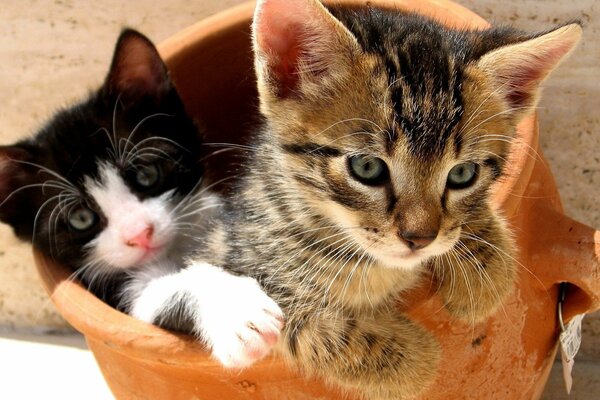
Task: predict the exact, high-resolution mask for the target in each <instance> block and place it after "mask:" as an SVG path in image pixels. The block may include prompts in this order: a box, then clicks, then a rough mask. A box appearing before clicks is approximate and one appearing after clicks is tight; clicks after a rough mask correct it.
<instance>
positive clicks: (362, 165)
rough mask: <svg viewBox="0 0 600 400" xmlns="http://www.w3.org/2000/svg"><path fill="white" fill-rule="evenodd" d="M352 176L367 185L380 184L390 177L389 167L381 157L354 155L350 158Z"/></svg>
mask: <svg viewBox="0 0 600 400" xmlns="http://www.w3.org/2000/svg"><path fill="white" fill-rule="evenodd" d="M348 168H349V169H350V172H351V173H352V176H353V177H354V178H355V179H356V180H358V181H359V182H361V183H363V184H365V185H379V184H381V183H383V182H384V181H385V180H386V179H387V178H388V168H387V165H386V164H385V162H384V161H383V160H382V159H381V158H377V157H372V156H352V157H350V158H348Z"/></svg>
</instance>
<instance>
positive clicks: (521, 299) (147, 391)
mask: <svg viewBox="0 0 600 400" xmlns="http://www.w3.org/2000/svg"><path fill="white" fill-rule="evenodd" d="M336 3H342V4H349V5H352V6H361V5H365V4H366V3H367V2H366V1H351V0H344V1H338V0H336ZM369 3H371V4H376V5H377V6H381V7H398V8H402V9H411V10H415V11H417V12H420V13H425V14H428V15H431V16H434V17H435V18H438V19H440V20H441V21H443V22H444V23H448V24H452V25H454V26H468V27H472V28H476V27H484V26H486V22H485V21H484V20H482V19H481V18H480V17H478V16H477V15H475V14H473V13H471V12H469V11H467V10H466V9H464V8H462V7H460V6H458V5H456V4H453V3H451V2H449V1H446V0H429V1H423V0H421V1H417V0H405V1H394V2H392V1H373V0H371V1H370V2H369ZM252 12H253V4H245V5H242V6H240V7H238V8H235V9H232V10H230V11H227V12H224V13H222V14H219V15H217V16H215V17H212V18H210V19H207V20H205V21H202V22H200V23H198V24H197V25H194V26H192V27H191V28H189V29H187V30H185V31H183V32H181V33H180V34H178V35H176V36H175V37H173V38H171V39H170V40H168V41H167V42H165V43H163V44H162V46H160V49H161V52H162V54H163V56H164V57H165V59H166V61H167V64H168V65H169V67H170V69H171V71H172V76H173V78H174V80H175V82H176V85H177V87H178V88H179V90H180V92H181V94H182V96H183V99H184V101H185V103H186V105H187V107H188V109H189V111H190V112H191V113H192V114H194V115H195V116H197V117H198V118H199V119H200V120H202V121H204V122H205V125H206V127H207V128H208V129H209V131H211V132H213V133H214V134H215V137H213V138H211V139H209V140H211V141H214V142H224V141H229V140H233V141H238V140H240V138H241V137H243V135H244V131H245V130H247V129H248V128H249V127H250V126H251V122H252V120H253V118H254V117H255V115H256V108H257V101H256V91H255V79H254V75H253V72H252V54H251V51H250V40H249V22H250V19H251V16H252ZM511 157H512V160H511V162H510V165H511V166H512V170H511V172H510V175H509V177H508V179H506V180H505V181H504V182H503V183H501V184H500V185H499V186H498V187H497V191H496V194H495V202H496V204H497V205H498V206H499V207H502V208H503V210H504V212H505V213H506V215H507V216H508V217H509V219H510V222H511V224H512V227H513V229H514V232H515V233H516V235H517V238H518V243H519V246H520V255H519V261H520V263H521V265H522V266H521V267H520V279H519V283H518V287H517V288H516V290H515V292H514V294H513V295H512V296H511V297H510V298H509V299H508V300H507V301H506V304H504V306H503V308H502V309H501V310H500V311H499V312H498V313H497V314H496V315H494V316H492V317H491V318H489V319H488V320H487V321H485V322H483V323H481V324H478V325H476V326H474V327H473V326H471V325H470V324H466V323H460V322H455V321H451V320H450V319H449V318H448V315H447V314H446V313H445V312H444V311H443V309H442V307H441V301H440V299H439V298H437V297H435V296H432V295H431V294H430V293H427V290H424V289H423V290H417V291H415V292H414V293H413V294H412V296H411V301H410V304H409V305H408V306H407V309H406V311H407V312H408V313H409V315H410V316H411V317H412V318H413V319H414V320H415V321H417V322H418V323H420V324H422V325H423V326H425V327H426V328H428V329H430V330H431V332H432V334H433V335H435V336H436V337H437V339H438V340H439V341H440V343H441V345H442V348H443V355H442V357H443V359H442V361H441V363H440V370H439V371H438V376H437V381H436V382H435V383H434V385H433V386H432V387H431V388H430V389H429V390H428V391H427V392H426V393H425V394H424V395H423V396H422V398H423V399H428V400H435V399H444V400H447V399H460V398H468V399H496V400H497V399H536V398H539V397H540V395H541V393H542V390H543V386H544V384H545V382H546V379H547V377H548V373H549V370H550V367H551V365H552V362H553V360H554V356H555V352H556V339H557V335H558V323H557V315H556V307H557V297H558V286H559V283H561V282H569V283H571V284H572V285H570V288H571V289H570V290H569V292H568V295H567V299H566V304H565V306H564V314H565V317H566V319H569V318H570V317H572V316H573V315H575V314H577V313H583V312H590V311H593V310H597V309H599V308H600V266H599V263H598V259H599V256H600V236H599V235H600V233H599V232H596V231H595V230H594V229H591V228H589V227H587V226H585V225H582V224H580V223H578V222H575V221H573V220H571V219H570V218H568V217H566V216H564V215H563V213H562V209H561V204H560V199H559V196H558V192H557V189H556V185H555V183H554V179H553V177H552V175H551V173H550V170H549V168H548V165H547V164H546V162H545V161H544V158H543V156H542V155H541V152H540V149H539V146H538V130H537V121H536V117H535V116H532V117H530V118H527V119H526V120H524V121H523V122H522V123H521V124H520V126H519V130H518V140H517V141H516V144H515V146H514V147H513V152H512V155H511ZM222 162H224V161H222ZM216 169H223V168H222V167H221V168H216ZM36 260H37V264H38V268H39V272H40V274H41V276H42V278H43V280H44V282H45V284H46V286H47V288H48V290H49V291H50V293H51V294H52V299H53V301H54V303H55V304H56V306H57V308H58V309H59V310H60V312H61V313H62V315H63V316H64V317H65V318H66V319H67V321H69V322H70V323H71V324H72V325H73V326H74V327H75V328H77V329H78V330H80V331H81V332H83V333H84V335H85V336H86V338H87V341H88V344H89V346H90V348H91V349H92V351H93V352H94V354H95V356H96V358H97V360H98V363H99V364H100V368H101V369H102V372H103V374H104V377H105V378H106V380H107V382H108V384H109V386H110V388H111V389H112V391H113V392H114V394H115V395H116V396H117V397H118V398H120V399H134V398H135V399H137V398H139V399H142V398H143V399H185V400H189V399H193V398H201V399H224V400H236V399H271V400H280V399H317V398H318V399H340V398H341V396H340V395H339V393H337V392H336V390H335V389H331V388H326V387H324V386H323V384H322V383H320V382H318V381H312V380H311V381H309V380H304V379H302V378H301V377H299V375H297V374H296V373H294V372H293V371H290V370H288V369H287V368H286V367H285V366H284V364H283V363H282V361H281V360H279V359H278V358H276V357H272V358H270V359H267V360H265V361H263V362H261V363H259V364H257V365H255V366H254V367H252V368H249V369H247V370H245V371H243V372H230V371H226V370H223V369H222V368H221V367H220V365H219V364H218V363H216V362H215V361H213V360H212V359H211V358H210V357H208V355H207V353H206V352H205V350H204V349H203V348H202V346H200V345H199V344H198V343H196V342H195V341H194V340H193V339H191V338H189V337H186V336H183V335H176V334H173V333H170V332H167V331H164V330H161V329H159V328H156V327H154V326H150V325H147V324H144V323H142V322H139V321H137V320H135V319H133V318H131V317H129V316H127V315H124V314H121V313H119V312H117V311H115V310H113V309H111V308H110V307H108V306H107V305H105V304H103V303H102V302H100V301H99V300H98V299H96V298H95V297H94V296H93V295H91V294H90V293H89V292H87V291H86V290H85V289H84V288H83V287H81V286H80V285H79V284H77V283H75V282H71V281H68V280H67V277H68V275H69V271H68V270H67V269H66V268H64V267H62V266H60V265H56V264H53V263H52V262H51V261H49V260H47V259H45V258H43V257H42V256H40V255H39V254H38V255H36Z"/></svg>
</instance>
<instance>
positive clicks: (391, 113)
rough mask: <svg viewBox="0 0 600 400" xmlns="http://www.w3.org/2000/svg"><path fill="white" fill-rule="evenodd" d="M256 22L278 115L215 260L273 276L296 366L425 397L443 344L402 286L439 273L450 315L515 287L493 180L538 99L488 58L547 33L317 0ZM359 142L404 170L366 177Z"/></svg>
mask: <svg viewBox="0 0 600 400" xmlns="http://www.w3.org/2000/svg"><path fill="white" fill-rule="evenodd" d="M284 7H285V10H286V12H281V10H283V8H284ZM276 18H279V19H280V20H279V21H278V22H275V21H274V19H276ZM269 24H271V25H269ZM279 26H284V27H286V28H285V29H288V30H287V31H285V30H281V32H280V31H279V30H278V29H279V28H278V27H279ZM253 29H254V44H255V54H256V68H257V75H258V88H259V93H260V100H261V111H262V113H263V114H264V115H265V117H266V124H265V126H264V127H263V129H262V131H261V133H260V135H259V137H258V139H257V141H256V143H255V150H254V152H253V154H252V157H251V159H252V161H251V162H250V164H249V166H248V171H249V172H248V174H247V176H246V177H245V178H244V180H243V182H242V184H241V186H240V188H239V191H238V192H237V193H236V194H235V196H232V197H231V198H230V199H229V202H230V203H229V210H228V212H227V213H225V214H224V215H223V217H222V219H221V220H220V221H215V223H214V226H212V228H210V229H209V232H212V234H210V235H209V239H208V240H207V242H208V243H207V245H206V246H203V247H204V248H205V249H211V248H212V249H213V250H214V249H220V251H218V252H217V253H218V254H217V253H214V252H211V251H203V252H201V253H199V254H198V258H201V259H203V260H209V261H211V262H213V263H215V264H218V265H224V266H225V267H226V268H229V269H230V270H232V271H233V272H235V273H238V274H242V275H250V276H252V277H254V278H256V279H257V280H258V281H259V282H260V283H261V285H262V287H263V288H264V290H265V291H266V292H267V293H268V294H269V295H270V296H271V297H272V298H273V299H274V300H275V301H276V302H277V303H278V304H279V305H280V306H281V308H282V309H283V310H284V313H285V314H286V318H287V321H286V326H285V329H284V334H283V340H282V341H281V343H280V346H279V350H280V352H281V354H282V355H283V356H284V357H285V358H287V359H288V360H289V361H290V362H291V363H292V364H293V365H296V366H298V367H299V368H300V369H301V370H303V371H304V372H306V373H308V374H317V375H319V376H321V377H325V378H326V379H327V380H328V381H329V382H331V383H334V384H336V385H339V386H341V387H343V388H346V389H348V390H350V391H352V392H357V391H358V392H359V393H362V394H364V395H365V397H367V398H369V399H401V398H402V399H404V398H411V397H412V396H414V395H417V394H418V393H419V392H420V391H422V390H423V389H424V388H426V387H427V385H428V384H429V383H430V382H431V381H432V380H433V378H434V377H435V374H436V371H437V369H438V368H439V365H438V362H439V358H440V348H439V346H438V343H437V342H436V340H435V338H433V337H432V336H431V335H430V334H429V333H428V332H426V331H425V330H424V329H423V328H421V327H420V326H418V325H416V324H415V323H413V322H411V321H409V320H408V319H407V318H406V317H404V316H403V315H400V314H399V313H397V312H395V311H394V305H395V304H396V302H397V301H399V300H400V301H401V298H402V292H403V291H405V290H406V289H408V288H410V287H413V286H414V285H415V284H416V283H417V282H418V281H419V280H420V279H423V277H424V276H426V275H428V274H431V275H432V276H433V277H434V279H435V280H436V281H437V282H438V284H439V291H440V294H441V295H442V296H443V297H444V299H445V301H446V308H447V310H448V311H449V312H450V313H451V315H453V316H455V317H457V318H460V319H465V320H467V321H471V322H473V323H474V322H476V321H479V320H481V319H483V318H485V317H487V316H489V315H490V314H491V313H493V312H494V311H495V310H496V309H497V308H498V307H499V306H500V304H501V302H502V299H503V298H504V297H505V296H506V295H507V294H508V293H509V292H510V291H511V289H512V287H513V285H514V280H515V270H516V267H515V263H514V262H513V259H514V258H513V257H514V253H515V249H514V247H515V246H514V243H513V240H512V239H511V235H510V232H509V230H508V229H507V226H506V223H505V222H504V220H503V218H502V216H501V214H500V213H499V211H497V210H494V209H493V208H492V207H491V206H490V202H489V198H490V196H489V192H490V188H491V187H492V185H493V184H494V183H495V182H497V181H498V180H500V179H501V178H502V176H503V171H504V165H505V160H506V156H507V153H508V149H509V142H510V138H511V137H512V134H513V132H514V130H515V125H516V123H517V122H518V120H519V119H520V118H521V117H522V116H523V115H524V114H525V113H526V110H525V109H527V110H530V109H531V107H533V106H534V105H535V99H536V98H537V97H536V93H533V92H532V93H530V96H529V97H527V98H526V96H522V97H520V98H517V97H515V98H514V99H513V98H511V99H509V100H514V101H522V102H523V104H521V105H519V106H517V105H516V104H509V100H507V99H506V98H505V97H503V95H502V93H503V92H502V90H501V89H502V88H498V87H497V86H495V85H496V81H495V80H494V79H495V78H494V76H493V72H490V71H489V70H484V69H483V68H481V67H480V65H479V64H478V63H479V60H480V59H483V58H482V57H487V56H489V57H493V55H494V50H495V49H497V48H501V47H503V46H505V45H507V44H511V43H519V42H522V41H524V40H526V39H529V38H533V37H535V35H532V36H527V35H525V34H523V33H521V32H517V31H514V30H511V29H491V30H488V31H482V32H464V31H452V30H448V29H446V28H444V27H442V26H440V25H439V24H437V23H435V22H432V21H429V20H427V19H424V18H422V17H419V16H416V15H411V14H403V13H400V12H393V11H388V12H383V11H379V10H376V9H370V8H367V9H365V10H362V11H349V10H345V9H341V8H334V7H332V8H331V9H330V10H327V9H325V7H323V6H321V5H320V3H318V2H317V1H315V0H293V1H290V0H285V1H284V0H263V1H259V2H258V6H257V11H256V14H255V20H254V27H253ZM282 29H283V28H282ZM277 35H281V37H280V38H277ZM274 37H275V39H274ZM279 39H281V40H279ZM286 45H287V46H288V48H285V46H286ZM548 46H549V45H548ZM534 50H536V51H537V50H539V49H534ZM489 57H488V58H487V59H489ZM487 59H486V60H487ZM486 65H487V64H486ZM540 69H542V67H541V66H540ZM549 70H550V69H549V68H548V71H547V72H549ZM286 74H287V75H286ZM532 90H533V89H532ZM535 90H537V89H535ZM521 107H523V109H521ZM359 154H368V155H372V156H376V157H379V158H380V159H382V160H384V161H385V163H386V165H387V168H388V170H389V178H387V180H386V181H385V182H383V183H381V184H378V185H375V186H366V185H364V184H361V183H360V182H358V181H357V180H356V179H353V178H352V176H351V174H350V173H349V161H348V160H349V158H348V157H350V156H352V155H359ZM461 162H474V163H476V164H477V165H478V168H479V169H478V176H477V178H476V182H475V183H474V184H473V185H472V186H471V187H469V188H467V189H463V190H450V189H448V187H447V186H446V180H447V176H448V172H449V170H450V169H451V168H452V167H453V166H455V165H457V164H458V163H461ZM427 229H429V230H434V231H435V232H436V233H437V237H436V238H435V240H434V241H433V242H432V243H431V244H429V245H428V246H426V247H424V248H423V249H420V250H417V251H414V252H411V251H407V248H406V246H405V245H404V244H402V241H401V240H400V239H399V237H398V236H399V232H404V231H407V230H408V231H411V232H413V231H414V232H421V231H423V232H424V231H426V230H427ZM211 238H212V239H211ZM215 238H216V239H215ZM223 254H225V255H224V256H223Z"/></svg>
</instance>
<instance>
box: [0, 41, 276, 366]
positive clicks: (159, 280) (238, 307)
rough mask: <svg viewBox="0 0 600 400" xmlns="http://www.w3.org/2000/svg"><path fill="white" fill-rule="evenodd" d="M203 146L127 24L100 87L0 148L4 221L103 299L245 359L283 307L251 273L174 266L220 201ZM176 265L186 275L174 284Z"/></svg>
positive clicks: (264, 344)
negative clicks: (205, 182) (206, 173)
mask: <svg viewBox="0 0 600 400" xmlns="http://www.w3.org/2000/svg"><path fill="white" fill-rule="evenodd" d="M200 150H201V141H200V136H199V134H198V129H197V127H196V125H195V124H194V122H193V121H192V120H191V118H190V117H189V116H188V115H187V114H186V111H185V109H184V106H183V104H182V102H181V100H180V98H179V96H178V94H177V92H176V90H175V88H174V86H173V84H172V83H171V81H170V79H169V77H168V73H167V70H166V67H165V65H164V64H163V62H162V60H161V59H160V57H159V54H158V52H157V50H156V48H155V47H154V45H153V44H152V43H151V42H150V41H149V40H148V39H147V38H145V37H144V36H142V35H141V34H139V33H138V32H135V31H132V30H125V31H124V32H123V33H122V34H121V37H120V38H119V40H118V42H117V45H116V49H115V53H114V56H113V61H112V65H111V67H110V71H109V73H108V76H107V78H106V81H105V83H104V84H103V86H102V87H101V88H100V89H99V90H98V91H97V92H95V93H93V94H92V95H91V96H90V98H89V99H87V100H86V101H83V102H81V103H79V104H76V105H74V106H73V107H70V108H68V109H65V110H62V111H60V112H59V113H58V114H57V115H56V116H55V117H54V118H53V119H52V120H51V121H50V122H49V123H48V124H47V125H46V126H45V127H44V128H42V129H41V130H40V131H39V132H38V133H37V134H36V135H35V136H33V137H32V138H30V139H26V140H23V141H21V142H19V143H16V144H14V145H12V146H2V147H0V203H1V205H0V219H1V220H2V221H3V222H6V223H8V224H10V225H11V226H12V227H13V228H14V231H15V233H16V234H17V236H18V237H19V238H21V239H23V240H27V241H32V242H33V245H34V246H35V247H36V248H38V249H39V250H41V251H42V252H43V253H44V254H46V255H47V256H49V257H52V258H54V259H55V260H57V261H58V262H60V263H63V264H66V265H69V266H72V267H73V268H75V269H76V272H75V274H74V275H75V276H77V277H79V278H81V280H82V281H83V283H84V284H85V285H86V286H87V287H88V288H90V290H91V291H93V292H94V293H96V294H97V295H98V296H99V297H101V298H103V299H104V300H105V301H107V302H108V303H109V304H111V305H113V306H116V307H118V308H119V309H121V310H123V311H125V312H128V313H130V314H132V315H133V316H135V317H137V318H139V319H141V320H144V321H147V322H155V323H157V324H159V325H161V326H165V327H170V328H174V329H178V330H186V331H189V332H191V333H194V334H196V335H197V336H198V337H199V338H200V339H201V340H203V341H204V342H206V344H207V345H208V346H209V347H210V348H211V349H212V352H213V355H214V356H215V357H216V358H217V359H219V360H220V361H221V362H222V363H223V364H224V365H226V366H231V367H234V366H245V365H247V364H249V363H251V362H253V361H254V360H256V359H258V358H261V357H262V356H264V355H265V354H266V353H267V352H268V351H269V349H270V348H271V346H272V345H273V344H274V343H275V342H276V341H277V337H278V334H279V329H280V327H281V311H280V309H279V307H278V306H277V305H276V304H275V303H274V302H273V301H272V300H271V299H270V298H269V297H268V296H267V295H265V294H264V292H263V291H262V290H261V288H260V287H259V286H258V284H257V282H256V281H255V280H254V279H251V278H244V277H236V276H233V275H231V274H229V273H227V272H225V271H223V270H222V269H221V268H217V267H214V266H210V265H203V264H197V265H192V266H190V267H189V268H187V269H185V270H183V271H182V270H181V268H182V266H183V265H184V259H185V257H186V256H188V255H190V254H191V251H192V249H194V248H196V247H197V243H195V239H194V237H195V236H198V234H199V233H198V232H199V231H201V230H202V227H203V224H204V223H205V222H204V221H205V219H206V218H208V217H209V216H210V215H211V210H212V209H214V208H215V207H216V206H217V205H218V204H219V201H218V199H217V198H216V196H214V195H211V194H210V192H209V191H207V190H206V189H203V190H198V186H199V183H200V180H201V177H202V172H203V171H202V167H201V164H200ZM177 274H179V275H181V276H183V277H184V278H185V279H183V281H182V282H178V283H177V286H176V288H174V287H173V283H172V282H173V278H172V277H173V276H174V275H177ZM158 285H162V286H160V287H159V286H158ZM174 289H177V296H175V295H172V291H173V290H174ZM231 291H233V292H234V293H236V294H237V297H235V298H232V296H231V295H230V293H231ZM165 298H167V300H168V307H163V308H161V309H157V306H156V304H157V302H159V303H160V302H162V301H164V300H165ZM182 299H185V307H184V306H183V305H182Z"/></svg>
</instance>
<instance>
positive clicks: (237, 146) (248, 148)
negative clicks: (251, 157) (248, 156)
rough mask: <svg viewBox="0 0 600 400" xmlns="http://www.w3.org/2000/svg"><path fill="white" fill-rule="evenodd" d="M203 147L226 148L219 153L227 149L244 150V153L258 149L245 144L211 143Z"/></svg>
mask: <svg viewBox="0 0 600 400" xmlns="http://www.w3.org/2000/svg"><path fill="white" fill-rule="evenodd" d="M203 145H204V146H208V147H224V149H220V150H217V151H224V150H226V149H227V150H244V151H251V152H254V151H255V150H256V149H257V148H258V147H257V146H252V145H245V144H239V143H218V142H211V143H204V144H203ZM211 154H212V153H211Z"/></svg>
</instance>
